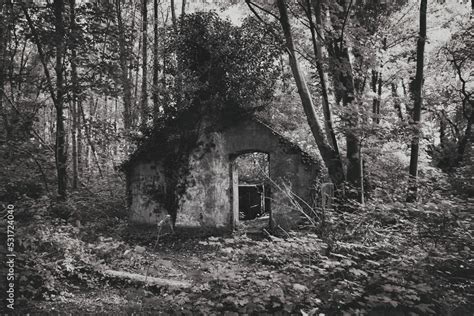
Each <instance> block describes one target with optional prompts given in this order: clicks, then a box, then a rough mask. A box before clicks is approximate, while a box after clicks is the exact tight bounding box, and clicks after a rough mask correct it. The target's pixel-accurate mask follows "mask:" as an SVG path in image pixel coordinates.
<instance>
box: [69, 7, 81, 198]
mask: <svg viewBox="0 0 474 316" xmlns="http://www.w3.org/2000/svg"><path fill="white" fill-rule="evenodd" d="M69 6H70V14H71V26H70V27H71V32H72V36H71V37H72V41H71V47H70V49H71V81H72V100H71V101H72V107H71V114H72V133H71V138H72V139H71V141H72V188H73V189H77V184H78V181H79V172H78V168H79V164H78V161H79V154H80V153H79V152H78V150H77V128H78V120H77V119H78V116H79V113H78V110H77V102H78V97H77V92H78V91H79V90H78V88H79V86H78V84H79V82H78V78H77V52H76V38H77V27H76V10H75V6H76V0H69Z"/></svg>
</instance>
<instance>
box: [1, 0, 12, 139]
mask: <svg viewBox="0 0 474 316" xmlns="http://www.w3.org/2000/svg"><path fill="white" fill-rule="evenodd" d="M10 9H11V1H10V0H7V1H3V0H2V1H1V6H0V114H1V115H2V119H3V124H4V126H5V136H6V138H7V140H8V139H9V138H10V136H11V135H10V134H11V132H10V126H9V122H8V116H7V113H6V110H5V108H4V106H3V96H4V93H5V91H4V85H5V76H4V74H5V68H6V65H7V45H8V42H9V38H10V21H9V17H10V16H11V15H10V14H9V12H10Z"/></svg>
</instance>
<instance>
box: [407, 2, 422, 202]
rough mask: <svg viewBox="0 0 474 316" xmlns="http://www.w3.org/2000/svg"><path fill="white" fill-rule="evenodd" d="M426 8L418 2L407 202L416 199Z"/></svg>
mask: <svg viewBox="0 0 474 316" xmlns="http://www.w3.org/2000/svg"><path fill="white" fill-rule="evenodd" d="M426 10H427V0H421V3H420V29H419V33H418V40H417V44H416V75H415V81H414V82H413V125H414V126H415V135H414V136H413V138H412V141H411V154H410V178H409V184H408V185H409V187H408V196H407V201H408V202H414V201H416V199H417V191H418V184H417V176H418V155H419V151H420V126H419V125H420V123H421V105H422V103H423V96H422V90H423V67H424V57H425V42H426Z"/></svg>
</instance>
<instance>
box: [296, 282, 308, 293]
mask: <svg viewBox="0 0 474 316" xmlns="http://www.w3.org/2000/svg"><path fill="white" fill-rule="evenodd" d="M293 290H295V291H298V292H306V291H308V290H309V289H308V287H307V286H305V285H302V284H298V283H295V284H293Z"/></svg>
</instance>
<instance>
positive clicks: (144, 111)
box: [140, 0, 148, 127]
mask: <svg viewBox="0 0 474 316" xmlns="http://www.w3.org/2000/svg"><path fill="white" fill-rule="evenodd" d="M147 68H148V1H147V0H142V89H141V102H140V110H141V125H142V127H146V122H147V120H148V89H147V88H148V87H147V84H148V80H147V72H148V70H147Z"/></svg>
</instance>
